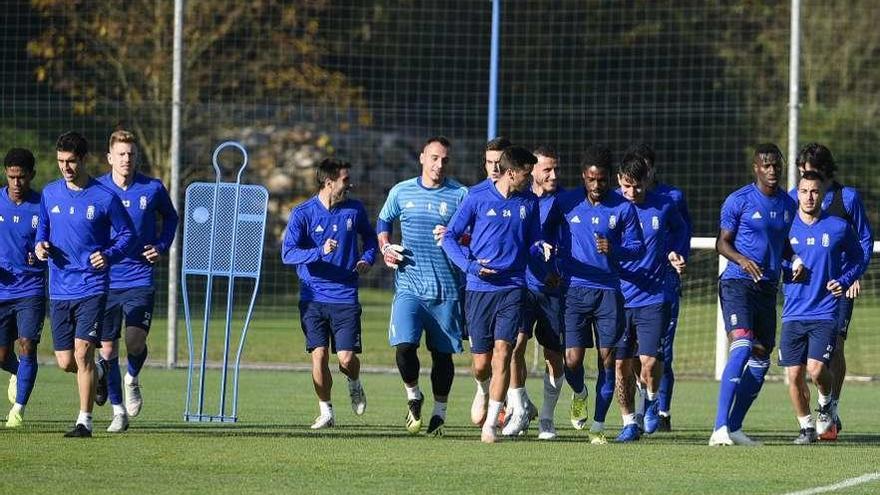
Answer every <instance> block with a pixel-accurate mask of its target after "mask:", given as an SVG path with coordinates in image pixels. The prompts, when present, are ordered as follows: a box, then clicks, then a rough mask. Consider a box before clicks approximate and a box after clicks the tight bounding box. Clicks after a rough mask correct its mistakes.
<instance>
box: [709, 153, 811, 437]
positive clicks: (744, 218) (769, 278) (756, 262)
mask: <svg viewBox="0 0 880 495" xmlns="http://www.w3.org/2000/svg"><path fill="white" fill-rule="evenodd" d="M783 161H784V160H783V158H782V152H781V151H779V148H778V147H776V145H774V144H769V143H768V144H759V145H758V146H757V148H756V149H755V153H754V156H753V159H752V169H753V171H754V175H755V182H754V183H752V184H749V185H747V186H744V187H742V188H740V189H738V190H736V191H734V192H733V193H731V194H730V195H729V196H728V197H727V199H726V200H725V201H724V204H723V205H722V206H721V222H720V232H719V234H718V239H717V240H716V242H715V248H716V250H717V251H718V254H720V255H722V256H724V257H725V258H727V259H728V260H729V261H730V263H728V264H727V268H725V269H724V273H722V275H721V281H720V283H719V289H718V292H719V296H720V299H721V310H722V314H723V316H724V323H725V327H726V329H727V335H728V337H729V339H730V353H729V355H728V358H727V365H726V366H725V367H724V372H723V374H722V376H721V386H720V390H719V393H718V412H717V415H716V418H715V429H714V431H713V432H712V436H711V438H709V445H734V444H737V445H757V444H758V442H755V441H754V440H752V439H751V438H749V437H748V436H747V435H746V434H745V433H743V431H742V423H743V419H744V418H745V416H746V413H747V412H748V410H749V408H750V407H751V405H752V402H754V400H755V398H757V396H758V393H759V392H760V391H761V387H762V386H763V384H764V376H765V375H766V374H767V369H768V368H769V367H770V352H771V351H772V350H773V346H774V345H775V340H776V291H777V284H778V281H779V274H780V269H781V263H782V260H783V254H784V252H785V249H786V246H787V244H788V231H789V228H790V227H791V222H792V221H793V219H794V215H795V213H796V210H797V205H796V204H795V201H794V200H793V199H791V197H789V196H788V195H787V194H785V192H784V191H782V190H781V189H780V188H779V177H780V175H781V174H782V167H783ZM800 268H803V267H800ZM793 276H794V277H795V279H796V280H797V279H799V276H803V272H802V270H801V271H800V273H799V274H798V273H796V274H795V275H793Z"/></svg>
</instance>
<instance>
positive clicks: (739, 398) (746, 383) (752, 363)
mask: <svg viewBox="0 0 880 495" xmlns="http://www.w3.org/2000/svg"><path fill="white" fill-rule="evenodd" d="M769 369H770V359H768V358H763V359H761V358H752V359H749V362H748V364H746V369H744V370H743V373H742V378H740V380H739V388H738V389H737V391H736V398H735V400H734V401H733V407H732V408H731V410H730V420H728V422H727V427H728V428H729V429H730V431H737V430H739V429H741V428H742V425H743V420H744V419H745V418H746V413H748V412H749V408H750V407H752V404H753V403H754V402H755V399H757V398H758V393H759V392H760V391H761V387H763V386H764V377H765V376H766V375H767V371H768V370H769Z"/></svg>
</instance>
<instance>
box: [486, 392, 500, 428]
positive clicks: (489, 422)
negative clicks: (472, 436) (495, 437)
mask: <svg viewBox="0 0 880 495" xmlns="http://www.w3.org/2000/svg"><path fill="white" fill-rule="evenodd" d="M501 406H502V404H501V402H499V401H497V400H492V399H489V413H488V414H487V415H486V422H485V423H483V428H487V427H488V428H493V427H495V426H497V425H498V412H499V411H501Z"/></svg>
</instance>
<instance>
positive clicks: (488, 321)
mask: <svg viewBox="0 0 880 495" xmlns="http://www.w3.org/2000/svg"><path fill="white" fill-rule="evenodd" d="M525 292H526V290H525V288H523V287H516V288H513V289H501V290H497V291H492V292H477V291H470V290H469V291H467V292H466V293H465V302H464V308H465V317H466V318H467V322H468V330H469V332H470V342H471V352H472V353H474V354H485V353H487V352H490V351H492V349H494V348H495V341H496V340H503V341H505V342H509V343H510V344H514V343H516V334H517V333H518V331H519V328H520V327H521V326H522V313H523V311H522V309H523V300H524V299H525Z"/></svg>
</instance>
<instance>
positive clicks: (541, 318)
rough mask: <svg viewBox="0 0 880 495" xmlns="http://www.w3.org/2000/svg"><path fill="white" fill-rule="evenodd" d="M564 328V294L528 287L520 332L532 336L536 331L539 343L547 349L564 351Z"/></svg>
mask: <svg viewBox="0 0 880 495" xmlns="http://www.w3.org/2000/svg"><path fill="white" fill-rule="evenodd" d="M562 328H563V327H562V296H560V295H559V294H548V293H546V292H541V291H539V290H534V289H526V299H525V305H524V306H523V326H522V328H521V329H520V333H523V334H525V335H526V336H527V337H528V338H532V333H533V332H534V335H535V337H536V338H537V340H538V343H539V344H541V345H542V346H544V348H545V349H550V350H551V351H556V352H562V351H563V349H564V347H563V343H562V338H563V336H564V335H565V333H564V332H563V331H562Z"/></svg>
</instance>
